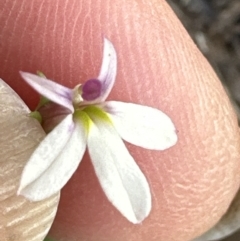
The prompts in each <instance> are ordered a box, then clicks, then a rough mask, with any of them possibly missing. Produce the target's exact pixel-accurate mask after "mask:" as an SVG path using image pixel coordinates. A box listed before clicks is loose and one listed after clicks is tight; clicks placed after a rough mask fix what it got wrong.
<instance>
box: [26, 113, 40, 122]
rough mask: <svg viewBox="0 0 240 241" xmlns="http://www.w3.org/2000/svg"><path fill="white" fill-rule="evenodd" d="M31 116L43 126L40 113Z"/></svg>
mask: <svg viewBox="0 0 240 241" xmlns="http://www.w3.org/2000/svg"><path fill="white" fill-rule="evenodd" d="M29 116H30V117H32V118H34V119H36V120H37V121H38V122H39V123H40V124H42V116H41V114H40V113H39V112H38V111H33V112H31V113H30V114H29Z"/></svg>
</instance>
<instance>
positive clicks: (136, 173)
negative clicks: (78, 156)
mask: <svg viewBox="0 0 240 241" xmlns="http://www.w3.org/2000/svg"><path fill="white" fill-rule="evenodd" d="M91 118H92V117H91ZM94 122H95V124H92V125H91V129H90V133H89V138H88V149H89V154H90V157H91V160H92V163H93V166H94V169H95V172H96V175H97V177H98V179H99V182H100V184H101V186H102V188H103V191H104V192H105V194H106V196H107V197H108V199H109V200H110V202H111V203H112V204H113V205H114V206H115V207H116V208H117V209H118V210H119V211H120V212H121V214H122V215H123V216H125V217H126V218H127V219H128V220H129V221H131V222H132V223H140V222H142V221H143V220H144V219H145V218H146V217H147V216H148V215H149V212H150V210H151V193H150V189H149V185H148V182H147V180H146V178H145V176H144V175H143V173H142V172H141V170H140V168H139V167H138V165H137V164H136V163H135V161H134V159H133V157H132V156H131V155H130V154H129V152H128V150H127V149H126V147H125V145H124V143H123V141H122V140H121V138H120V136H119V135H118V134H117V132H116V131H115V129H114V127H113V126H111V124H110V123H108V122H107V123H105V122H104V121H101V120H95V119H94Z"/></svg>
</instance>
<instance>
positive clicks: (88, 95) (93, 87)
mask: <svg viewBox="0 0 240 241" xmlns="http://www.w3.org/2000/svg"><path fill="white" fill-rule="evenodd" d="M81 89H82V98H83V99H84V100H87V101H91V100H95V99H96V98H98V97H99V96H100V95H101V91H102V84H101V82H100V81H99V80H98V79H89V80H87V81H86V82H85V83H84V84H83V85H82V88H81Z"/></svg>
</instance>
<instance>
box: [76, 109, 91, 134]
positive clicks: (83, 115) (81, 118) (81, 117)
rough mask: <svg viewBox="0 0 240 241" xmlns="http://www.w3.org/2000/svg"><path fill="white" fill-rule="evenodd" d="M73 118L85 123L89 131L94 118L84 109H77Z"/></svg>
mask: <svg viewBox="0 0 240 241" xmlns="http://www.w3.org/2000/svg"><path fill="white" fill-rule="evenodd" d="M73 119H74V120H75V121H78V122H81V123H82V124H83V125H84V128H85V129H86V130H87V131H89V129H90V127H91V125H92V120H91V119H90V118H89V116H88V115H87V114H86V113H85V112H84V111H82V110H76V111H75V112H74V114H73Z"/></svg>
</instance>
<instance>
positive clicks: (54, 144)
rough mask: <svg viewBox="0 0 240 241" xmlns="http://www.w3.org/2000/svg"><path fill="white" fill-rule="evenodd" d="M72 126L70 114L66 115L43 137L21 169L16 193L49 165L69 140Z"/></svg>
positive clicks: (19, 192)
mask: <svg viewBox="0 0 240 241" xmlns="http://www.w3.org/2000/svg"><path fill="white" fill-rule="evenodd" d="M73 127H74V123H73V120H72V115H68V116H67V117H66V118H65V119H64V120H63V121H62V122H61V123H60V124H59V125H58V126H56V128H55V129H54V130H53V131H52V132H50V133H49V134H48V135H47V136H46V137H45V138H44V139H43V141H42V142H41V143H40V144H39V146H38V147H37V148H36V150H35V151H34V152H33V154H32V156H31V157H30V159H29V161H28V162H27V164H26V166H25V167H24V169H23V173H22V177H21V180H20V186H19V189H18V194H21V192H22V190H23V189H24V188H26V187H27V186H28V185H29V184H31V183H32V182H34V181H35V180H36V179H37V178H39V177H40V176H41V175H42V174H43V173H44V172H45V171H46V170H47V169H48V168H49V167H50V165H51V164H52V163H53V161H54V160H55V159H56V157H57V156H58V155H59V153H60V152H61V151H62V149H63V148H64V146H65V145H66V143H67V141H68V140H69V138H70V136H71V134H72V131H73ZM36 191H37V190H36Z"/></svg>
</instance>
